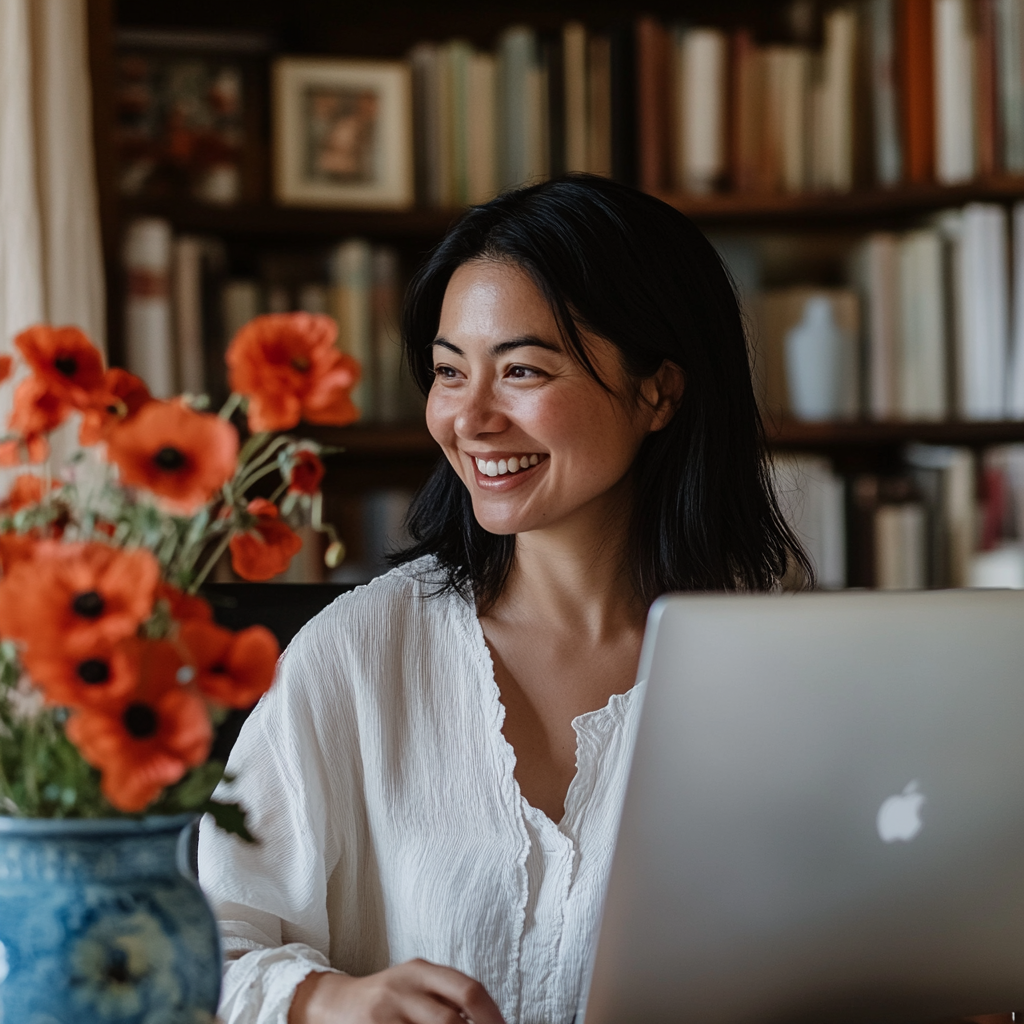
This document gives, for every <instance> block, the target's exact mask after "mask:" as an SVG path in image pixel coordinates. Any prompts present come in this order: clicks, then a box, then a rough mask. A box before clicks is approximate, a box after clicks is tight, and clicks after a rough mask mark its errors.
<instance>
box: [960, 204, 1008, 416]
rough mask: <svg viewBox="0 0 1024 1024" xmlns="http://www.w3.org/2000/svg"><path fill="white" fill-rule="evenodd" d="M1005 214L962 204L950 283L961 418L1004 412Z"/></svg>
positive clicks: (999, 209)
mask: <svg viewBox="0 0 1024 1024" xmlns="http://www.w3.org/2000/svg"><path fill="white" fill-rule="evenodd" d="M1006 233H1007V223H1006V211H1005V210H1004V209H1003V207H1001V206H999V205H997V204H994V203H968V204H967V206H965V207H964V209H963V214H962V217H961V219H960V237H959V239H958V242H957V246H956V250H957V251H956V254H955V255H956V260H955V271H954V276H955V281H956V305H957V308H958V317H957V318H958V320H959V324H958V328H959V329H958V339H957V342H958V349H959V351H958V352H957V370H958V375H959V380H958V382H957V383H958V387H957V394H958V411H959V413H960V415H961V416H962V417H963V418H964V419H972V420H986V419H1000V418H1002V417H1003V416H1004V415H1005V411H1006V382H1007V374H1006V366H1007V361H1008V360H1007V355H1008V353H1007V347H1008V336H1009V301H1008V300H1009V296H1008V287H1009V268H1008V266H1007V263H1008V260H1007V252H1006V248H1007V246H1006V241H1007V240H1006Z"/></svg>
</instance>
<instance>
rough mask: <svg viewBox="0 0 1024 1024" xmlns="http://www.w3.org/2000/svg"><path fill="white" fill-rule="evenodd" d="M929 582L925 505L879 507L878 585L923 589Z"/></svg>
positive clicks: (877, 517) (877, 528) (876, 522)
mask: <svg viewBox="0 0 1024 1024" xmlns="http://www.w3.org/2000/svg"><path fill="white" fill-rule="evenodd" d="M927 581H928V577H927V533H926V518H925V512H924V506H923V505H920V504H918V503H917V502H907V503H906V504H902V505H880V506H879V507H878V508H877V509H876V510H875V585H876V586H877V587H878V589H879V590H921V589H923V588H924V587H925V586H927Z"/></svg>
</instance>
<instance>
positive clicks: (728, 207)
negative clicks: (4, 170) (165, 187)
mask: <svg viewBox="0 0 1024 1024" xmlns="http://www.w3.org/2000/svg"><path fill="white" fill-rule="evenodd" d="M657 195H658V198H659V199H662V200H663V201H664V202H666V203H668V204H669V205H670V206H674V207H675V208H676V209H677V210H680V211H681V212H683V213H685V214H686V215H687V216H688V217H690V218H692V219H693V220H695V221H697V222H698V223H700V224H708V225H711V224H717V225H730V224H733V225H737V226H742V225H745V224H758V223H766V224H770V223H773V222H774V223H780V224H782V223H786V224H790V225H800V226H805V227H806V226H813V225H814V224H815V223H816V222H843V221H856V220H858V219H863V218H871V217H876V218H884V217H908V216H914V215H920V214H924V213H929V212H934V211H938V210H942V209H945V208H947V207H957V206H963V205H965V204H966V203H970V202H1003V203H1005V202H1013V201H1015V200H1018V199H1024V176H1018V175H1012V176H1010V175H1004V176H1000V177H996V178H989V179H984V180H980V181H972V182H968V183H965V184H963V185H938V184H923V185H902V186H899V187H896V188H891V189H863V190H856V191H853V192H812V193H807V192H801V193H753V192H723V193H714V194H709V195H690V194H686V193H678V192H659V193H657ZM119 206H120V211H121V214H122V216H123V217H125V218H130V217H138V216H159V217H166V218H167V219H168V220H170V221H171V222H172V223H173V224H174V225H175V227H176V228H177V229H178V230H180V231H201V232H214V233H219V234H226V235H239V236H253V235H306V236H309V237H321V238H330V237H336V236H342V235H360V234H365V235H372V236H374V237H380V238H402V237H405V238H424V239H437V238H440V237H441V236H442V235H443V234H444V233H445V231H446V230H447V229H448V227H449V226H450V225H451V223H452V222H453V221H454V220H455V219H456V218H457V217H458V216H459V215H460V214H461V213H462V212H463V210H462V209H461V208H453V209H434V208H422V207H416V208H413V209H408V210H364V209H338V208H309V207H290V206H278V205H275V204H273V203H269V202H268V203H259V204H239V205H237V206H212V205H202V204H200V203H194V202H181V201H169V200H166V201H165V200H160V199H136V198H128V197H121V198H120V200H119Z"/></svg>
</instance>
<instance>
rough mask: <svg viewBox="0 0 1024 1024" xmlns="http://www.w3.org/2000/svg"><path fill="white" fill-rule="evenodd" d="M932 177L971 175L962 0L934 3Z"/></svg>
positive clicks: (970, 80) (970, 85)
mask: <svg viewBox="0 0 1024 1024" xmlns="http://www.w3.org/2000/svg"><path fill="white" fill-rule="evenodd" d="M934 25H935V35H934V45H935V60H934V73H935V83H934V88H935V177H936V178H937V180H938V181H940V182H941V183H942V184H944V185H955V184H959V183H960V182H964V181H969V180H970V179H971V178H972V177H973V176H974V137H975V132H974V95H973V93H974V75H973V73H972V66H971V65H972V55H971V49H972V42H971V38H970V36H969V34H968V25H967V10H966V6H965V0H935V14H934Z"/></svg>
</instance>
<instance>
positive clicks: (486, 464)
mask: <svg viewBox="0 0 1024 1024" xmlns="http://www.w3.org/2000/svg"><path fill="white" fill-rule="evenodd" d="M539 461H540V456H538V455H521V456H519V458H516V456H515V455H513V456H512V457H511V458H510V459H508V460H506V459H498V460H497V461H495V460H494V459H477V460H476V468H477V469H478V470H479V471H480V472H481V473H482V474H483V475H484V476H505V474H506V473H518V472H519V471H520V470H521V469H528V468H529V467H530V466H536V465H537V463H538V462H539Z"/></svg>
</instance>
